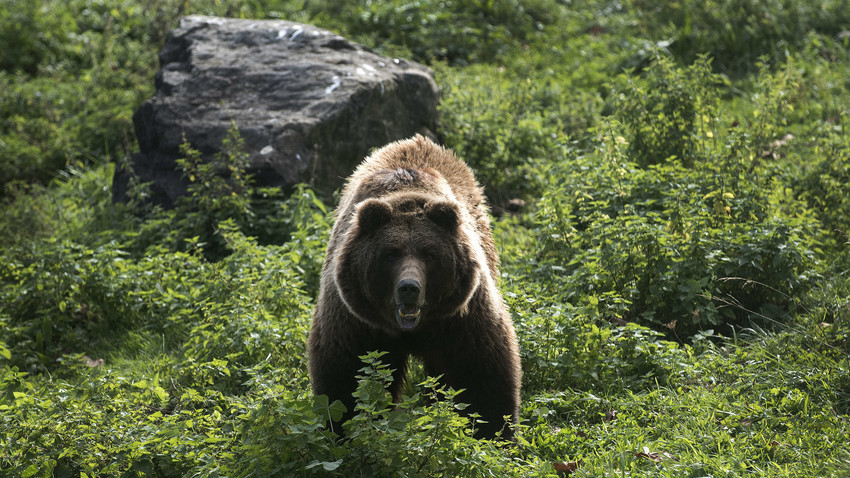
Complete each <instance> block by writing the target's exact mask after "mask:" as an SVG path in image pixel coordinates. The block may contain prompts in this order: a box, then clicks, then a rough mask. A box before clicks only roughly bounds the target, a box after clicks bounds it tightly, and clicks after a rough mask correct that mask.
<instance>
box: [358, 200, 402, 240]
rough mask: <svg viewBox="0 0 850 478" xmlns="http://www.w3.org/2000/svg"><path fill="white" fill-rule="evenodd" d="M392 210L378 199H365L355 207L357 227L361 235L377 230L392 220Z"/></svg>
mask: <svg viewBox="0 0 850 478" xmlns="http://www.w3.org/2000/svg"><path fill="white" fill-rule="evenodd" d="M392 214H393V208H392V206H390V205H389V204H387V203H386V202H384V201H381V200H380V199H374V198H371V199H367V200H365V201H363V202H361V203H360V205H359V206H357V226H358V228H359V230H360V232H361V233H369V232H373V231H376V230H378V229H379V228H380V227H381V226H383V225H384V224H386V223H388V222H390V219H392Z"/></svg>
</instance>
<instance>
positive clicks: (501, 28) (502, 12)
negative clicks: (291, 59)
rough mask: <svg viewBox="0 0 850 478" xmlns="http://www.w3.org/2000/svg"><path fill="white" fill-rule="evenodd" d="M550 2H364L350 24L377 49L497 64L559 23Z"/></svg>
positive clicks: (351, 29)
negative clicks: (517, 46) (549, 25)
mask: <svg viewBox="0 0 850 478" xmlns="http://www.w3.org/2000/svg"><path fill="white" fill-rule="evenodd" d="M553 3H554V2H550V1H547V0H530V1H529V0H509V1H504V2H478V1H468V0H463V1H452V2H447V1H443V0H416V1H414V2H397V1H386V2H362V4H361V5H358V8H355V9H354V10H355V12H352V18H353V19H356V20H355V21H354V22H352V23H351V24H350V25H349V26H348V31H349V32H350V33H351V34H353V35H364V36H367V38H369V40H370V42H374V44H375V45H378V46H380V45H396V46H402V47H404V48H405V49H406V50H408V51H410V52H411V54H412V55H413V58H414V59H415V60H418V61H425V62H432V61H434V60H446V61H448V62H449V63H452V64H466V63H479V62H480V63H487V62H493V61H498V59H499V57H500V56H501V55H503V54H504V53H505V52H506V50H507V49H508V48H510V47H512V46H514V45H515V44H517V43H519V42H522V41H523V40H525V39H527V38H528V37H529V36H531V35H533V34H534V33H535V32H536V31H537V30H538V29H540V28H542V27H543V24H545V23H551V22H552V21H554V19H555V15H557V13H556V12H558V10H557V9H556V8H553V7H554V5H553Z"/></svg>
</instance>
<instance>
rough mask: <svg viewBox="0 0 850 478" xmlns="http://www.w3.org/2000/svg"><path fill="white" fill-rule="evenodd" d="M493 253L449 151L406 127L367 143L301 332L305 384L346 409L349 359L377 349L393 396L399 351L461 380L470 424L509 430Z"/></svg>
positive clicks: (514, 401)
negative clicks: (400, 135) (408, 133)
mask: <svg viewBox="0 0 850 478" xmlns="http://www.w3.org/2000/svg"><path fill="white" fill-rule="evenodd" d="M498 276H499V274H498V256H497V253H496V248H495V246H494V243H493V238H492V234H491V232H490V217H489V210H488V207H487V204H486V202H485V199H484V196H483V194H482V190H481V187H480V186H479V185H478V183H477V182H476V180H475V178H474V176H473V174H472V171H471V170H470V169H469V167H467V166H466V165H465V164H464V163H462V162H461V161H460V160H459V159H457V158H456V157H455V155H454V154H452V153H451V152H450V151H448V150H446V149H443V148H441V147H440V146H437V145H436V144H434V143H433V142H432V141H430V140H428V139H426V138H424V137H422V136H418V135H417V136H416V137H414V138H411V139H408V140H404V141H399V142H395V143H391V144H389V145H387V146H385V147H384V148H382V149H380V150H378V151H376V152H374V153H373V154H372V155H371V156H369V157H368V158H367V159H366V160H365V161H364V162H363V163H361V164H360V166H359V167H358V168H357V169H356V170H355V171H354V173H353V174H352V175H351V177H350V178H349V180H348V182H347V184H346V186H345V188H344V190H343V193H342V196H341V199H340V204H339V206H338V208H337V210H336V223H335V224H334V228H333V231H332V232H331V237H330V241H329V243H328V249H327V256H326V258H325V263H324V266H323V268H322V277H321V288H320V292H319V298H318V301H317V305H316V309H315V312H314V314H313V322H312V328H311V331H310V336H309V341H308V358H309V369H310V378H311V382H312V385H313V391H314V393H315V394H317V395H322V394H324V395H327V396H328V397H329V398H330V400H331V401H333V400H341V401H342V402H343V404H345V406H346V407H347V409H348V414H347V416H346V417H350V416H352V415H353V409H354V399H353V397H352V392H354V391H355V389H356V387H357V381H356V375H357V372H358V370H359V369H360V368H361V367H362V366H363V364H362V362H361V360H360V359H359V358H358V356H360V355H364V354H366V353H367V352H369V351H373V350H381V351H386V352H387V355H385V356H384V357H383V358H382V360H383V361H384V363H388V364H389V365H390V368H392V369H394V370H395V371H394V373H393V378H394V380H393V383H392V384H391V386H390V392H391V393H392V395H393V398H394V399H395V400H398V398H399V396H400V394H401V390H402V385H403V383H404V380H405V374H406V370H407V359H408V357H409V356H417V357H420V358H421V359H422V361H423V364H424V366H425V371H426V372H427V373H428V374H429V375H433V376H438V375H441V376H442V378H441V382H442V383H443V384H445V385H448V386H450V387H452V388H454V389H456V390H461V389H464V391H463V392H461V393H460V394H459V395H458V397H457V400H458V401H460V402H464V403H468V404H470V407H469V408H468V409H467V412H474V413H478V414H479V415H480V417H481V419H482V420H485V421H486V422H487V423H484V424H480V425H479V427H480V428H479V429H478V435H479V436H484V437H493V436H495V435H496V434H497V433H498V432H500V431H501V432H502V433H501V436H502V437H503V438H511V437H512V436H513V429H512V426H508V427H505V420H504V417H509V424H510V425H515V424H516V423H517V421H518V413H519V390H520V380H521V377H522V372H521V370H520V359H519V348H518V346H517V340H516V335H515V333H514V327H513V324H512V323H511V319H510V315H509V314H508V311H507V308H506V306H505V304H504V302H503V300H502V296H501V294H500V293H499V290H498V289H497V287H496V280H497V278H498Z"/></svg>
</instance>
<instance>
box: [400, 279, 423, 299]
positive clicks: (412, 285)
mask: <svg viewBox="0 0 850 478" xmlns="http://www.w3.org/2000/svg"><path fill="white" fill-rule="evenodd" d="M421 290H422V287H421V286H420V285H419V281H418V280H416V279H403V280H402V281H401V282H399V283H398V287H397V288H396V297H397V300H396V303H398V304H418V303H419V292H420V291H421Z"/></svg>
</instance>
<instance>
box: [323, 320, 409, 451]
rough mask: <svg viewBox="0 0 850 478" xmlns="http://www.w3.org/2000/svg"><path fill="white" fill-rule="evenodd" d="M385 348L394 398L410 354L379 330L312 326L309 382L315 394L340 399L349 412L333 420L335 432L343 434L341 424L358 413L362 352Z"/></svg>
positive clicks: (382, 358)
mask: <svg viewBox="0 0 850 478" xmlns="http://www.w3.org/2000/svg"><path fill="white" fill-rule="evenodd" d="M375 350H378V351H386V352H389V353H388V354H386V355H384V356H383V357H381V361H382V362H383V363H385V364H387V365H389V367H390V369H392V370H393V382H392V383H391V384H390V385H389V387H388V391H389V393H390V394H391V396H392V397H393V399H394V400H396V399H398V397H399V396H400V394H401V389H402V385H403V383H404V380H405V374H406V363H407V355H406V354H405V353H403V352H402V351H401V350H399V348H398V346H397V345H395V344H394V343H393V342H392V340H388V339H387V338H386V337H383V334H381V333H380V332H378V331H374V330H368V329H365V330H364V329H360V330H346V331H342V330H325V329H323V328H322V327H313V329H312V330H311V332H310V337H309V340H308V358H309V361H308V365H309V371H310V382H311V384H312V388H313V393H314V394H315V395H327V396H328V400H329V402H331V403H332V402H333V401H334V400H339V401H340V402H342V404H343V405H345V408H346V412H345V413H344V414H343V416H342V419H341V420H340V421H339V422H333V423H332V424H331V427H332V429H333V431H334V432H336V433H338V434H340V435H342V434H343V431H342V426H341V425H342V424H343V423H345V422H346V421H348V420H349V419H351V418H352V417H354V416H355V415H356V410H355V405H356V400H355V398H354V396H353V394H354V392H355V390H357V376H358V375H360V374H361V372H360V369H362V368H363V367H364V366H365V365H364V363H363V361H362V360H361V359H360V356H362V355H365V354H366V353H368V352H371V351H375Z"/></svg>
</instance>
